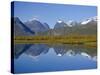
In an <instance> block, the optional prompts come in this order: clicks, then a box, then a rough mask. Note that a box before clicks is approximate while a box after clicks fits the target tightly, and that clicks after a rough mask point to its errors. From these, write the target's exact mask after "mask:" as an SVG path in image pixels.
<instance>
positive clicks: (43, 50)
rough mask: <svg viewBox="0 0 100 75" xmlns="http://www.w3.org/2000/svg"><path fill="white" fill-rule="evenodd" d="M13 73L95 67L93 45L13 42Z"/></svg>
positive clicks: (94, 49)
mask: <svg viewBox="0 0 100 75" xmlns="http://www.w3.org/2000/svg"><path fill="white" fill-rule="evenodd" d="M14 66H15V67H14V70H15V73H25V72H26V73H29V72H47V71H63V70H80V69H95V68H97V49H96V48H95V47H83V46H73V45H66V44H58V45H46V44H15V45H14Z"/></svg>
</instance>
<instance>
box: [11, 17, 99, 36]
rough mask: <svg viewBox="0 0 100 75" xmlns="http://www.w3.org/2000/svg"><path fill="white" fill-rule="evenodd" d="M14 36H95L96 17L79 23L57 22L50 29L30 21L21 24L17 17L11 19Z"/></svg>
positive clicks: (33, 20)
mask: <svg viewBox="0 0 100 75" xmlns="http://www.w3.org/2000/svg"><path fill="white" fill-rule="evenodd" d="M11 20H12V24H13V25H14V36H18V35H28V36H30V35H69V34H82V35H84V34H86V35H87V34H88V35H91V34H96V33H97V17H91V18H88V19H86V20H83V21H81V22H76V21H73V20H70V21H67V22H65V21H63V20H58V21H57V22H56V24H55V25H54V28H53V29H51V28H50V27H49V25H48V24H47V23H42V22H40V21H39V20H36V19H32V20H29V21H27V22H24V23H23V22H22V21H21V20H20V19H19V18H18V17H13V18H12V19H11Z"/></svg>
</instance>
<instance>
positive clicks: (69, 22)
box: [67, 20, 78, 27]
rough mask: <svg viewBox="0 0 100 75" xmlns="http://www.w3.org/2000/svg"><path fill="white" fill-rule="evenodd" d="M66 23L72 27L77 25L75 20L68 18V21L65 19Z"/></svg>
mask: <svg viewBox="0 0 100 75" xmlns="http://www.w3.org/2000/svg"><path fill="white" fill-rule="evenodd" d="M67 25H68V26H69V27H73V26H76V25H78V23H77V22H76V21H73V20H69V21H67Z"/></svg>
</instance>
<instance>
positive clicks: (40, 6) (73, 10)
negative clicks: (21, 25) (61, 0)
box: [14, 2, 97, 28]
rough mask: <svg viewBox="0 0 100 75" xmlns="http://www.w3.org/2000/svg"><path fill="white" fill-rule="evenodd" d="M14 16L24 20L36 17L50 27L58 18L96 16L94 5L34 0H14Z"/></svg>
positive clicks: (81, 18)
mask: <svg viewBox="0 0 100 75" xmlns="http://www.w3.org/2000/svg"><path fill="white" fill-rule="evenodd" d="M14 16H16V17H19V18H20V20H21V21H23V22H25V21H28V20H31V19H34V18H36V19H38V20H40V21H41V22H42V23H44V22H46V23H48V24H49V26H50V27H51V28H53V27H54V25H55V23H56V21H57V20H58V19H62V20H64V21H66V22H67V21H68V20H75V21H78V22H79V21H82V20H85V19H87V18H90V17H94V16H97V7H96V6H80V5H68V4H66V5H63V4H48V3H46V4H45V3H34V2H32V3H31V2H15V3H14Z"/></svg>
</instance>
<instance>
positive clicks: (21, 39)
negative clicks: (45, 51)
mask: <svg viewBox="0 0 100 75" xmlns="http://www.w3.org/2000/svg"><path fill="white" fill-rule="evenodd" d="M96 42H97V37H96V35H67V36H16V37H14V43H15V44H25V43H27V44H34V43H37V44H38V43H42V44H43V43H44V44H57V43H61V44H76V45H77V44H78V45H79V44H80V45H86V46H96V45H97V43H96Z"/></svg>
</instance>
